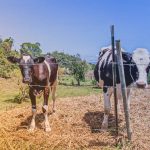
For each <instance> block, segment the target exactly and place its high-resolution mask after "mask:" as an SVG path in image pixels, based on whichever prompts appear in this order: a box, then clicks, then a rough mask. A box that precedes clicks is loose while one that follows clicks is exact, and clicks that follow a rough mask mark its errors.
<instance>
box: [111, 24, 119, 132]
mask: <svg viewBox="0 0 150 150" xmlns="http://www.w3.org/2000/svg"><path fill="white" fill-rule="evenodd" d="M111 46H112V73H113V89H114V110H115V121H116V122H115V124H116V135H118V109H117V104H118V100H117V88H116V57H115V41H114V25H112V26H111Z"/></svg>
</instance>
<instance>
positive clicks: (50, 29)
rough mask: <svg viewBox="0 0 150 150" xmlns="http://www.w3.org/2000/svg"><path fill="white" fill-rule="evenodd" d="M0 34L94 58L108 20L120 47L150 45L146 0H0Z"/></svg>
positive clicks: (106, 33) (107, 34)
mask: <svg viewBox="0 0 150 150" xmlns="http://www.w3.org/2000/svg"><path fill="white" fill-rule="evenodd" d="M0 6H1V8H0V20H1V21H0V37H1V38H6V37H10V36H11V37H13V39H14V41H15V43H14V47H15V48H16V49H17V50H18V49H19V45H20V44H21V43H23V42H39V43H41V47H42V49H43V51H44V52H45V53H46V52H52V51H54V50H59V51H64V52H66V53H70V54H77V53H79V54H81V56H82V58H86V59H88V60H91V61H93V60H96V59H97V55H98V51H99V49H100V48H101V47H103V46H107V45H109V44H110V25H112V24H114V25H115V31H116V32H115V37H116V39H120V40H121V45H122V47H123V48H124V49H125V50H126V51H129V52H132V51H133V50H134V49H135V48H137V47H143V48H147V49H149V50H150V1H149V0H0Z"/></svg>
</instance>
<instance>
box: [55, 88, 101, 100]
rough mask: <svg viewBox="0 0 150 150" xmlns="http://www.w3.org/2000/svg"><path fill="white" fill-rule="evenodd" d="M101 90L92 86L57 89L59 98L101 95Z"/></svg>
mask: <svg viewBox="0 0 150 150" xmlns="http://www.w3.org/2000/svg"><path fill="white" fill-rule="evenodd" d="M100 91H101V90H100V89H98V88H94V87H92V86H64V85H59V86H58V88H57V93H56V94H57V97H75V96H86V95H91V94H98V93H100Z"/></svg>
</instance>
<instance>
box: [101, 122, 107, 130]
mask: <svg viewBox="0 0 150 150" xmlns="http://www.w3.org/2000/svg"><path fill="white" fill-rule="evenodd" d="M107 130H108V124H107V123H102V126H101V131H103V132H105V131H107Z"/></svg>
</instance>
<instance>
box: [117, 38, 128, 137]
mask: <svg viewBox="0 0 150 150" xmlns="http://www.w3.org/2000/svg"><path fill="white" fill-rule="evenodd" d="M116 49H117V63H118V68H119V76H120V83H121V90H122V98H123V105H124V113H125V121H126V128H127V136H128V139H129V140H131V127H130V115H129V108H128V102H127V90H126V82H125V76H124V67H123V60H122V52H121V46H120V40H117V41H116Z"/></svg>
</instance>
